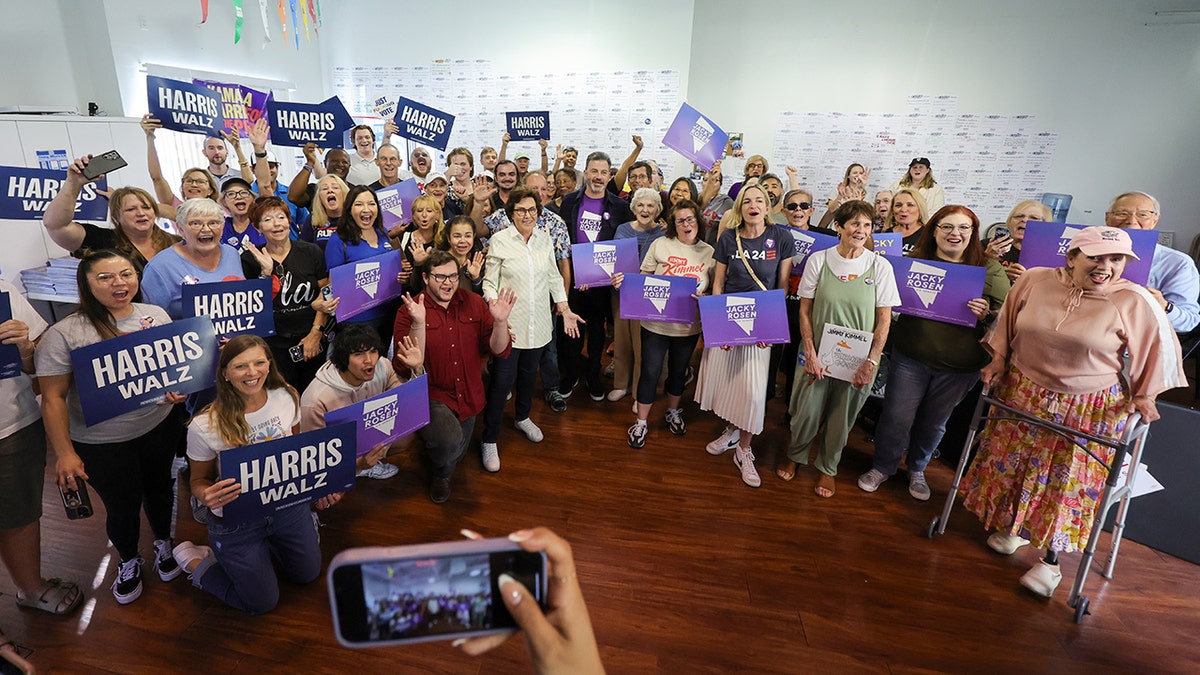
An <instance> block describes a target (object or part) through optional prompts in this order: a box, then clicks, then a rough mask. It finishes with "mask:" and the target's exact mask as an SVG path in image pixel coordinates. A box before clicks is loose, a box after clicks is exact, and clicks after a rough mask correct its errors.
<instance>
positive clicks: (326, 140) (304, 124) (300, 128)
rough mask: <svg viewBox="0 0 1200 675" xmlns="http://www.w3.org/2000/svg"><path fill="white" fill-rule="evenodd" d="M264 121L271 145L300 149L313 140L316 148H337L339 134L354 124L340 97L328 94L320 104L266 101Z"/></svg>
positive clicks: (340, 138)
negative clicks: (269, 129) (266, 124)
mask: <svg viewBox="0 0 1200 675" xmlns="http://www.w3.org/2000/svg"><path fill="white" fill-rule="evenodd" d="M267 123H268V124H270V125H271V143H273V144H275V145H279V146H289V147H293V148H302V147H304V146H305V144H307V143H316V144H317V147H318V148H340V147H342V134H343V133H344V132H345V131H346V130H347V129H350V128H353V127H354V118H352V117H350V113H348V112H346V107H345V106H344V105H342V101H341V99H339V98H338V97H336V96H332V97H330V98H328V99H325V100H324V101H321V102H320V103H286V102H283V101H275V100H270V101H267Z"/></svg>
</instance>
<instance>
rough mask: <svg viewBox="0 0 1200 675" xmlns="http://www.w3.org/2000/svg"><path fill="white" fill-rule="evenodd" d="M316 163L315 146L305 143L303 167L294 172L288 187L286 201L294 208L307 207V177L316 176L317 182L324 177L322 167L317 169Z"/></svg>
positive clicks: (308, 201) (317, 164)
mask: <svg viewBox="0 0 1200 675" xmlns="http://www.w3.org/2000/svg"><path fill="white" fill-rule="evenodd" d="M318 167H319V162H317V144H316V143H307V144H305V146H304V166H303V167H301V168H300V170H299V171H297V172H296V175H295V176H294V177H292V182H291V183H290V184H289V185H288V193H287V198H288V201H289V202H291V203H293V204H295V205H296V206H301V207H304V206H308V205H309V203H310V200H309V198H308V177H309V176H316V177H317V180H321V178H322V177H323V175H324V168H325V167H323V166H321V167H319V169H320V170H318Z"/></svg>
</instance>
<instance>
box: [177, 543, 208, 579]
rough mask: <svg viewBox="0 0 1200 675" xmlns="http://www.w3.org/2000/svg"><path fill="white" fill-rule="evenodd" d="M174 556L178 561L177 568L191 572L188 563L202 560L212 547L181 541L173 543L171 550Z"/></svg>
mask: <svg viewBox="0 0 1200 675" xmlns="http://www.w3.org/2000/svg"><path fill="white" fill-rule="evenodd" d="M171 554H172V555H173V556H174V557H175V562H177V563H179V568H180V569H182V570H184V571H186V572H188V574H191V571H189V570H188V565H191V564H192V563H193V562H196V561H198V560H204V559H205V558H207V557H208V556H210V555H212V554H213V552H212V549H211V548H209V547H207V546H197V545H196V544H193V543H192V542H190V541H181V542H179V543H178V544H176V545H175V548H174V549H173V550H172V551H171Z"/></svg>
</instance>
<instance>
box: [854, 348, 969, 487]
mask: <svg viewBox="0 0 1200 675" xmlns="http://www.w3.org/2000/svg"><path fill="white" fill-rule="evenodd" d="M978 381H979V372H978V371H973V372H969V373H955V372H951V371H948V370H940V369H938V368H931V367H929V366H927V365H925V364H923V363H921V362H920V361H917V360H915V359H910V358H908V357H907V356H905V355H903V354H901V353H900V352H899V350H893V351H892V356H891V361H890V363H889V365H888V378H887V393H886V394H885V395H884V398H883V414H882V415H881V416H880V418H879V426H878V427H877V428H876V429H875V461H874V467H875V469H876V470H877V471H879V472H880V473H882V474H883V475H885V476H890V475H892V474H894V473H896V469H897V468H899V466H900V458H901V457H903V456H904V452H905V450H907V451H908V470H909V472H922V471H924V470H925V467H926V465H928V464H929V460H930V458H931V457H933V451H934V450H935V449H937V446H938V443H940V442H941V440H942V434H944V433H946V420H947V419H949V418H950V413H952V412H954V406H956V405H958V402H959V401H961V400H962V398H963V396H965V395H966V394H967V392H968V391H969V390H970V389H971V387H973V386H975V383H976V382H978Z"/></svg>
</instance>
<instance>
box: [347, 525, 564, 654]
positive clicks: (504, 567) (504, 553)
mask: <svg viewBox="0 0 1200 675" xmlns="http://www.w3.org/2000/svg"><path fill="white" fill-rule="evenodd" d="M501 574H506V575H508V576H510V577H512V578H514V579H517V580H519V581H520V582H521V583H522V584H524V585H525V587H526V588H528V589H529V590H530V591H531V592H532V593H533V594H534V599H535V601H536V602H537V603H538V604H539V605H541V606H542V607H543V609H545V607H546V597H547V592H546V585H547V576H546V556H545V554H543V553H541V552H531V551H525V550H523V549H522V548H521V547H520V546H518V545H517V544H515V543H513V542H512V541H510V540H508V539H484V540H479V541H454V542H445V543H440V544H420V545H415V546H396V547H390V548H385V547H371V548H358V549H349V550H346V551H342V552H341V553H339V554H338V555H337V556H335V557H334V559H333V561H332V562H331V563H330V565H329V572H328V574H327V578H328V584H329V598H330V604H331V605H332V606H333V623H334V631H335V633H336V634H337V639H338V642H340V643H342V644H343V645H344V646H346V647H369V646H382V645H397V644H411V643H416V642H427V641H430V640H447V639H453V638H466V637H476V636H483V635H493V634H498V633H510V632H513V631H515V630H516V629H517V624H516V622H515V621H514V620H513V617H512V615H511V614H509V612H508V609H507V608H506V606H505V604H504V602H503V601H502V600H501V598H500V575H501Z"/></svg>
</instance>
